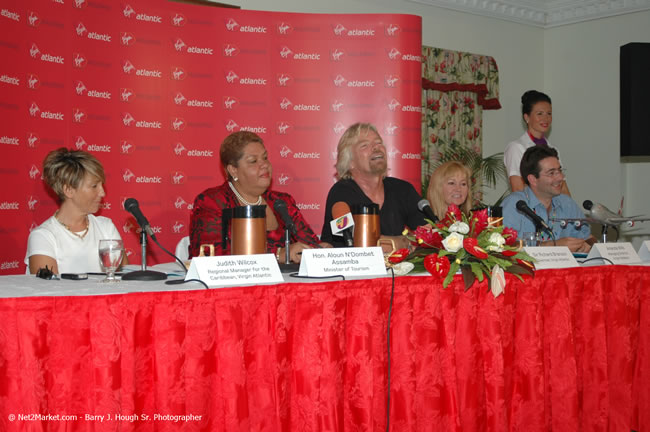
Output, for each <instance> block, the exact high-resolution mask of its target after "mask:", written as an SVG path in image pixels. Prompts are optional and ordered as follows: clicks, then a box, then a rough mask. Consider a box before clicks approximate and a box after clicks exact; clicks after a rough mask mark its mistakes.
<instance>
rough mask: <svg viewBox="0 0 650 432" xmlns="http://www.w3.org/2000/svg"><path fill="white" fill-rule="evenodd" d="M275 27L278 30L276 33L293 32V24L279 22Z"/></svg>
mask: <svg viewBox="0 0 650 432" xmlns="http://www.w3.org/2000/svg"><path fill="white" fill-rule="evenodd" d="M276 28H277V30H278V34H281V35H289V34H291V33H292V32H293V26H292V25H291V24H289V23H286V22H281V23H280V24H278V26H277V27H276Z"/></svg>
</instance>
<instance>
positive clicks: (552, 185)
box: [503, 146, 595, 252]
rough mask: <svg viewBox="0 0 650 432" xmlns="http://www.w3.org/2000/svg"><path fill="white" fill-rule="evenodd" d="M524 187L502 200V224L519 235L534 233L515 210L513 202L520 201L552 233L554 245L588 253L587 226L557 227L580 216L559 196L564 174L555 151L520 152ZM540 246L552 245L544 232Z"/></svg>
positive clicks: (590, 241) (527, 220) (535, 148)
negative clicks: (563, 220) (541, 220)
mask: <svg viewBox="0 0 650 432" xmlns="http://www.w3.org/2000/svg"><path fill="white" fill-rule="evenodd" d="M520 171H521V176H522V178H523V180H524V183H525V185H526V186H525V187H524V190H523V191H519V192H514V193H512V194H510V195H508V196H507V197H506V199H505V200H504V201H503V224H504V225H505V226H508V227H510V228H514V229H516V230H517V232H519V233H524V232H535V224H534V223H533V221H532V220H531V219H530V218H529V217H528V216H526V215H525V214H524V213H522V212H520V211H519V210H517V207H516V206H517V202H519V201H520V200H523V201H524V202H525V203H526V204H527V205H528V207H529V208H530V209H532V211H534V212H535V213H536V214H537V215H538V216H539V217H541V218H542V219H543V220H544V222H546V224H547V225H548V226H549V227H550V228H551V229H552V230H553V234H554V236H555V240H556V242H555V244H556V245H557V246H567V247H568V248H569V250H571V252H589V250H590V249H591V244H593V242H594V241H595V238H594V237H593V236H591V232H590V228H589V226H588V225H581V226H579V227H576V226H575V225H574V224H567V225H566V226H565V227H562V226H561V223H560V220H561V219H579V218H584V217H585V216H584V213H583V212H582V210H580V207H579V206H578V204H576V202H575V201H574V200H573V199H572V198H571V197H570V196H568V195H564V194H562V185H563V183H564V179H565V171H564V170H563V169H562V166H561V165H560V160H559V159H558V155H557V150H555V149H554V148H552V147H540V146H533V147H530V148H529V149H528V150H526V152H525V153H524V155H523V157H522V159H521V165H520ZM541 236H542V237H541V239H540V240H541V245H542V246H553V245H554V242H553V240H552V238H551V237H550V235H549V234H548V233H542V234H541Z"/></svg>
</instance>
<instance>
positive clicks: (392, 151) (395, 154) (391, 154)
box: [386, 148, 401, 159]
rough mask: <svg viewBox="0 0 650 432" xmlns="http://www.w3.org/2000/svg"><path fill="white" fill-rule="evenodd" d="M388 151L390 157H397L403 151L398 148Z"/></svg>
mask: <svg viewBox="0 0 650 432" xmlns="http://www.w3.org/2000/svg"><path fill="white" fill-rule="evenodd" d="M386 153H387V154H388V158H389V159H395V156H397V154H398V153H401V152H400V151H399V150H397V149H396V148H393V149H390V150H386Z"/></svg>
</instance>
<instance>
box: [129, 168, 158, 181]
mask: <svg viewBox="0 0 650 432" xmlns="http://www.w3.org/2000/svg"><path fill="white" fill-rule="evenodd" d="M122 180H124V183H131V182H132V181H133V182H134V183H154V184H161V183H162V177H160V176H136V175H135V174H134V173H133V171H131V170H130V169H128V168H126V169H124V171H122Z"/></svg>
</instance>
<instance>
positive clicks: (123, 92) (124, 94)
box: [120, 87, 134, 102]
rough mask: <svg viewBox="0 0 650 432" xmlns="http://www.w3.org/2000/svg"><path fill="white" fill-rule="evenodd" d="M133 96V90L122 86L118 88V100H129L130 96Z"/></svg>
mask: <svg viewBox="0 0 650 432" xmlns="http://www.w3.org/2000/svg"><path fill="white" fill-rule="evenodd" d="M133 96H134V93H133V90H132V89H130V88H126V87H122V88H121V89H120V100H121V101H122V102H131V98H132V97H133Z"/></svg>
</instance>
